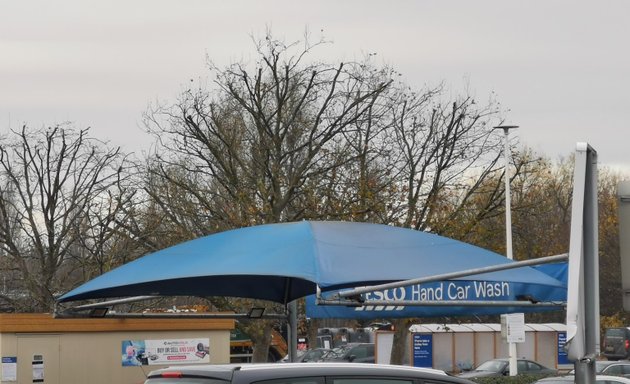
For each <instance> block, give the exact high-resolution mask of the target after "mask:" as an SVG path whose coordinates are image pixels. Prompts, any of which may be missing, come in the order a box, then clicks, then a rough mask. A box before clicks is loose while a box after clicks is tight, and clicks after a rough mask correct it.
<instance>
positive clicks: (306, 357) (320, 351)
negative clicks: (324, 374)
mask: <svg viewBox="0 0 630 384" xmlns="http://www.w3.org/2000/svg"><path fill="white" fill-rule="evenodd" d="M330 351H331V349H329V348H312V349H306V350H304V351H298V356H297V358H296V359H295V362H296V363H315V362H318V361H321V360H322V357H323V356H324V355H325V354H327V353H328V352H330ZM279 361H280V362H281V363H289V356H288V355H287V356H285V358H284V359H282V360H279Z"/></svg>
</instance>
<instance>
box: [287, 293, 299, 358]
mask: <svg viewBox="0 0 630 384" xmlns="http://www.w3.org/2000/svg"><path fill="white" fill-rule="evenodd" d="M287 309H288V310H289V324H288V327H289V329H288V331H289V332H287V333H288V339H289V340H288V347H289V361H290V362H292V363H293V362H295V361H297V301H295V300H293V301H291V302H290V303H289V304H288V306H287Z"/></svg>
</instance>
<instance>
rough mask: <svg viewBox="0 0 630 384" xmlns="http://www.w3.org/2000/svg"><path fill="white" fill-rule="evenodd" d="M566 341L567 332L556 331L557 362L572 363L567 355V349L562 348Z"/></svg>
mask: <svg viewBox="0 0 630 384" xmlns="http://www.w3.org/2000/svg"><path fill="white" fill-rule="evenodd" d="M566 343H567V333H566V332H558V364H559V365H560V364H573V362H572V361H571V360H569V356H568V355H567V351H565V350H564V345H565V344H566Z"/></svg>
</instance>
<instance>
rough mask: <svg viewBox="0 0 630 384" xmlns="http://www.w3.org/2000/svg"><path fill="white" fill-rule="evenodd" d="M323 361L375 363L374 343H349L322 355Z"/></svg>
mask: <svg viewBox="0 0 630 384" xmlns="http://www.w3.org/2000/svg"><path fill="white" fill-rule="evenodd" d="M322 361H330V362H344V361H345V362H351V363H374V344H373V343H348V344H344V345H341V346H339V347H337V348H333V349H331V350H330V352H328V353H327V354H325V355H324V356H323V357H322Z"/></svg>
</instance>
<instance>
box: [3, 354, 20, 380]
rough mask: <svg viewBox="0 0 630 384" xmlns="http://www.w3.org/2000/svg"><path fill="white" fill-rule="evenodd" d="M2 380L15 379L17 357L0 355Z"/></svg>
mask: <svg viewBox="0 0 630 384" xmlns="http://www.w3.org/2000/svg"><path fill="white" fill-rule="evenodd" d="M2 381H17V357H16V356H6V357H2Z"/></svg>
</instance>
